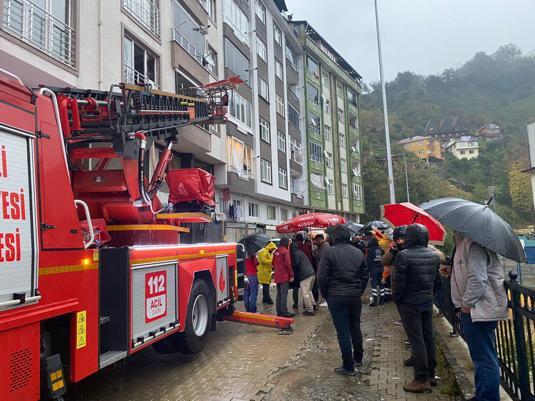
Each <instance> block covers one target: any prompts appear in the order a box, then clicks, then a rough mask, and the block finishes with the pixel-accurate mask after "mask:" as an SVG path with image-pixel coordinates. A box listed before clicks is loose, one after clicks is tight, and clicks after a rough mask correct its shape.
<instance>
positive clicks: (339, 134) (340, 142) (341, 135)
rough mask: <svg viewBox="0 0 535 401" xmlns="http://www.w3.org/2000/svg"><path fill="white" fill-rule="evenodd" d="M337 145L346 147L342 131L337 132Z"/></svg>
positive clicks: (344, 135) (344, 134)
mask: <svg viewBox="0 0 535 401" xmlns="http://www.w3.org/2000/svg"><path fill="white" fill-rule="evenodd" d="M338 146H340V147H341V148H345V147H346V133H345V132H344V131H340V132H338Z"/></svg>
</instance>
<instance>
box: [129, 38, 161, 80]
mask: <svg viewBox="0 0 535 401" xmlns="http://www.w3.org/2000/svg"><path fill="white" fill-rule="evenodd" d="M123 45H124V78H125V81H126V82H128V83H131V84H141V85H144V84H152V85H156V82H157V77H156V70H157V61H156V60H157V58H156V56H155V55H153V54H152V53H150V52H149V51H147V50H146V49H145V48H144V47H143V46H141V45H140V44H138V43H137V42H136V41H134V40H132V39H130V38H129V37H126V36H125V38H124V43H123ZM156 86H157V85H156Z"/></svg>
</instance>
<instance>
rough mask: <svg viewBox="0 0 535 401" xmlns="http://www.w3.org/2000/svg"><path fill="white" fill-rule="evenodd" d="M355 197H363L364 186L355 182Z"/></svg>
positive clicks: (357, 198) (356, 198) (359, 198)
mask: <svg viewBox="0 0 535 401" xmlns="http://www.w3.org/2000/svg"><path fill="white" fill-rule="evenodd" d="M353 199H355V200H361V199H362V187H361V186H360V185H359V184H353Z"/></svg>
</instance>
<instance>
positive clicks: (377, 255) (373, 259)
mask: <svg viewBox="0 0 535 401" xmlns="http://www.w3.org/2000/svg"><path fill="white" fill-rule="evenodd" d="M383 254H384V252H383V250H382V249H381V248H380V247H379V241H378V240H377V238H372V239H371V240H370V242H369V243H368V251H367V252H366V263H367V264H368V268H369V269H370V271H372V272H378V271H382V270H383V262H382V260H381V257H382V256H383Z"/></svg>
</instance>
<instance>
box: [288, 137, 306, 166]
mask: <svg viewBox="0 0 535 401" xmlns="http://www.w3.org/2000/svg"><path fill="white" fill-rule="evenodd" d="M290 160H293V161H294V162H296V163H297V164H299V165H300V166H302V165H303V152H302V150H301V143H298V142H297V139H295V138H294V137H293V136H290Z"/></svg>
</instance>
